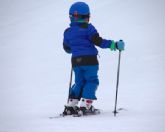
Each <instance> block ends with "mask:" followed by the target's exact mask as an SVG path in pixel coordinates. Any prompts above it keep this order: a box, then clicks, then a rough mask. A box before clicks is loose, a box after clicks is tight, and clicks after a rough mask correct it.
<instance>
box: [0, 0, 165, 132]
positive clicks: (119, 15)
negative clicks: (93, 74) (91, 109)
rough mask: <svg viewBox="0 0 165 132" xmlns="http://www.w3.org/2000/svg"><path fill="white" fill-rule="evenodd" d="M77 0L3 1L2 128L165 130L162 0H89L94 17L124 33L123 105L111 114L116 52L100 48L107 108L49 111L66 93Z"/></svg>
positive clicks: (110, 34)
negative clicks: (71, 12)
mask: <svg viewBox="0 0 165 132" xmlns="http://www.w3.org/2000/svg"><path fill="white" fill-rule="evenodd" d="M73 2H75V0H70V1H66V0H60V1H57V0H56V1H55V0H47V1H45V0H35V1H34V0H14V1H12V0H1V1H0V132H48V131H60V132H65V131H69V132H70V131H79V132H84V131H94V132H100V131H102V132H155V131H157V132H164V131H165V126H164V122H165V97H164V92H165V89H164V88H165V85H164V81H165V71H164V67H165V53H164V49H165V46H164V42H165V37H164V34H165V27H164V26H165V25H164V23H165V16H164V12H165V8H164V7H165V2H164V0H124V1H123V0H109V1H107V0H101V1H100V0H91V1H89V0H88V1H87V0H85V2H87V3H88V4H89V6H90V8H91V13H92V14H91V23H93V25H95V27H96V28H97V29H98V31H99V32H100V35H101V36H102V37H104V38H107V39H108V38H109V39H114V40H119V39H121V38H122V39H123V40H124V41H125V43H126V49H125V51H124V52H122V56H121V72H120V82H119V96H118V108H125V110H123V111H121V112H120V113H119V114H118V115H117V117H114V116H113V113H112V111H113V109H114V101H115V86H116V74H117V73H116V72H117V62H118V52H117V51H116V52H111V51H109V50H103V49H99V52H100V53H99V55H100V58H99V61H100V70H99V78H100V86H99V88H98V91H97V97H98V100H97V101H96V102H95V103H94V105H95V106H96V107H98V108H101V109H102V110H103V114H101V115H98V116H91V117H82V118H70V117H66V118H59V119H52V120H51V119H49V117H50V116H54V115H56V114H57V113H60V112H61V111H62V110H63V106H64V104H65V103H66V100H67V95H68V85H69V77H70V68H71V66H70V55H68V54H66V53H65V52H64V51H63V49H62V41H63V31H64V29H65V28H66V27H67V26H68V25H69V19H68V9H69V7H70V5H71V4H72V3H73Z"/></svg>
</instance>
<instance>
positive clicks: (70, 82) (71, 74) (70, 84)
mask: <svg viewBox="0 0 165 132" xmlns="http://www.w3.org/2000/svg"><path fill="white" fill-rule="evenodd" d="M72 76H73V68H72V67H71V72H70V81H69V91H68V100H67V103H68V102H69V94H70V89H71V86H72Z"/></svg>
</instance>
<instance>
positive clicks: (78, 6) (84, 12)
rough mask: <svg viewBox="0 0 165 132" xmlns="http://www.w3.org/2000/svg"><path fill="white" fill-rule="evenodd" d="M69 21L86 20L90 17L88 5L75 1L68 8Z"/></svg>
mask: <svg viewBox="0 0 165 132" xmlns="http://www.w3.org/2000/svg"><path fill="white" fill-rule="evenodd" d="M69 16H70V20H71V22H88V21H89V17H90V9H89V6H88V5H87V4H86V3H85V2H76V3H74V4H72V5H71V7H70V9H69Z"/></svg>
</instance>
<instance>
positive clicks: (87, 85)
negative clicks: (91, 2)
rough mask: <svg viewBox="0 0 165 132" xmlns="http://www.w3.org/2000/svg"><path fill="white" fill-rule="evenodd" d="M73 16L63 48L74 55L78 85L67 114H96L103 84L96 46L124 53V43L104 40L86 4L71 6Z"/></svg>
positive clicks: (73, 65)
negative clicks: (93, 103) (98, 93)
mask: <svg viewBox="0 0 165 132" xmlns="http://www.w3.org/2000/svg"><path fill="white" fill-rule="evenodd" d="M69 17H70V21H71V23H70V27H69V28H67V29H66V30H65V31H64V41H63V48H64V50H65V51H66V52H67V53H71V54H72V58H71V62H72V67H73V71H74V74H75V83H74V85H73V86H72V88H71V90H70V93H69V101H68V103H67V104H66V106H65V109H64V112H63V114H64V115H68V114H69V115H70V114H86V112H92V111H94V107H93V106H92V102H93V101H94V100H96V99H97V98H96V95H95V92H96V89H97V87H98V85H99V79H98V75H97V74H98V69H99V63H98V60H97V55H98V50H97V49H96V47H95V46H98V47H100V48H109V49H111V50H114V51H115V50H116V49H118V50H124V42H123V41H122V40H120V41H117V42H114V41H113V40H106V39H103V38H101V37H100V36H99V33H98V32H97V30H96V29H95V27H94V26H93V25H92V24H90V23H89V18H90V9H89V6H88V5H87V4H86V3H84V2H76V3H74V4H73V5H72V6H71V7H70V10H69ZM79 101H80V106H79V107H78V102H79Z"/></svg>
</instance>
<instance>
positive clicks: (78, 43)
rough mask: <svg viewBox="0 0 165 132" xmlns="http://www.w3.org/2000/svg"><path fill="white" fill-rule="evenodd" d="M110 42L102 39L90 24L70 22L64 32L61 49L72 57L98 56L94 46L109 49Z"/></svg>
mask: <svg viewBox="0 0 165 132" xmlns="http://www.w3.org/2000/svg"><path fill="white" fill-rule="evenodd" d="M111 43H112V41H111V40H106V39H103V38H102V37H100V36H99V33H98V32H97V30H96V29H95V27H94V26H93V25H92V24H88V23H78V22H72V23H71V24H70V27H69V28H67V29H66V30H65V32H64V40H63V48H64V50H65V51H66V52H67V53H72V57H78V56H90V55H96V56H97V54H98V50H97V49H96V47H95V45H96V46H99V47H100V48H110V46H111Z"/></svg>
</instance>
